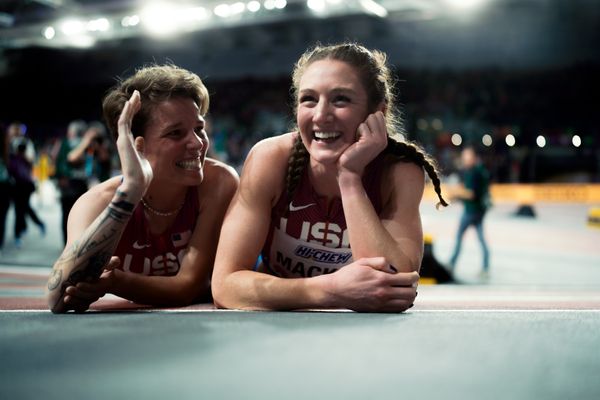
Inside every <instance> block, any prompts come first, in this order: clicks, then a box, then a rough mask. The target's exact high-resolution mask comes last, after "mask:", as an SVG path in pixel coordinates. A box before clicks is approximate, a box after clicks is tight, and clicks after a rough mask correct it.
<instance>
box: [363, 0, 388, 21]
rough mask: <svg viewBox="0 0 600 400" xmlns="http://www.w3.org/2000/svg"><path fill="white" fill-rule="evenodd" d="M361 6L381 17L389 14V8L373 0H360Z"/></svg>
mask: <svg viewBox="0 0 600 400" xmlns="http://www.w3.org/2000/svg"><path fill="white" fill-rule="evenodd" d="M360 5H361V7H362V8H363V9H364V10H365V11H366V12H368V13H370V14H373V15H377V16H378V17H380V18H385V17H387V16H388V10H387V9H386V8H385V7H384V6H382V5H381V4H379V3H375V2H374V1H373V0H360Z"/></svg>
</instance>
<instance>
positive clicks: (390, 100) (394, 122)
mask: <svg viewBox="0 0 600 400" xmlns="http://www.w3.org/2000/svg"><path fill="white" fill-rule="evenodd" d="M320 60H337V61H342V62H345V63H347V64H348V65H350V66H352V67H354V68H355V69H356V70H357V71H358V74H359V76H360V77H361V79H362V84H363V86H364V88H365V89H366V91H367V99H368V100H367V107H368V111H369V112H370V113H372V112H374V111H375V110H376V109H377V107H378V106H379V105H380V104H381V103H384V104H385V105H386V107H385V112H384V114H385V121H386V128H387V132H388V144H387V147H386V148H385V150H384V154H390V155H392V156H393V157H394V158H395V159H397V160H398V161H402V162H412V163H414V164H417V165H418V166H420V167H422V168H423V169H424V170H425V172H426V173H427V175H428V176H429V178H430V179H431V182H432V183H433V187H434V190H435V192H436V194H437V196H438V198H439V200H440V201H439V203H438V204H437V206H436V207H439V205H440V204H441V205H442V206H444V207H445V206H447V205H448V203H447V202H446V200H444V198H443V197H442V190H441V186H440V178H439V176H438V169H437V166H436V163H435V161H434V160H433V159H432V158H431V157H430V156H429V155H428V154H427V153H426V152H425V151H424V150H423V149H422V148H421V147H420V146H419V145H417V144H416V143H412V142H406V141H403V140H399V139H396V138H395V137H400V136H401V134H402V133H403V128H402V123H401V121H400V117H399V115H400V113H399V112H398V111H397V110H396V106H395V103H396V102H395V98H394V97H395V96H394V82H393V79H392V73H391V71H390V69H389V68H388V66H387V65H386V60H387V56H386V54H385V53H383V52H381V51H379V50H373V51H371V50H369V49H367V48H366V47H364V46H362V45H359V44H357V43H342V44H336V45H329V46H323V45H320V44H317V45H316V46H315V47H314V48H312V49H309V50H307V51H306V52H305V53H304V54H303V55H302V56H301V57H300V59H299V60H298V62H297V63H296V65H295V67H294V72H293V73H292V84H293V85H292V95H293V97H294V102H295V105H296V106H297V105H298V104H297V103H298V92H299V90H300V79H301V78H302V75H303V74H304V72H305V71H306V69H307V68H308V67H309V66H310V65H311V64H312V63H314V62H315V61H320ZM295 109H297V107H295ZM308 159H309V154H308V151H307V150H306V147H304V144H303V143H302V140H301V138H300V135H297V137H296V139H295V141H294V146H293V149H292V152H291V153H290V157H289V160H288V171H287V176H286V191H287V194H288V196H291V195H292V194H293V193H294V191H295V190H296V187H297V186H298V183H299V182H300V177H301V175H302V173H303V171H304V168H305V167H306V165H307V164H308Z"/></svg>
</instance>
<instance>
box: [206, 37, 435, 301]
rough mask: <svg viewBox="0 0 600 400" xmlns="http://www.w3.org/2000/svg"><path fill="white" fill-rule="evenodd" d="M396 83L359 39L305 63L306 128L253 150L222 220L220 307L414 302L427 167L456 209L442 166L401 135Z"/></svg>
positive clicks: (300, 86) (300, 95)
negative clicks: (444, 182) (439, 168)
mask: <svg viewBox="0 0 600 400" xmlns="http://www.w3.org/2000/svg"><path fill="white" fill-rule="evenodd" d="M391 83H392V82H391V72H390V70H389V68H388V67H387V65H386V56H385V54H384V53H382V52H379V51H371V50H369V49H367V48H365V47H363V46H361V45H358V44H354V43H345V44H340V45H332V46H317V47H315V48H314V49H311V50H308V51H307V52H306V53H305V54H304V55H303V56H302V57H301V58H300V60H299V61H298V63H297V64H296V68H295V70H294V73H293V85H294V97H295V98H294V100H295V103H296V122H297V129H296V130H294V131H293V132H289V133H286V134H283V135H280V136H276V137H273V138H268V139H265V140H263V141H261V142H259V143H258V144H256V145H255V146H254V147H253V149H252V150H251V152H250V154H249V156H248V158H247V159H246V162H245V164H244V168H243V172H242V178H241V182H240V189H239V191H238V193H237V195H236V197H235V199H234V200H233V202H232V205H231V207H230V209H229V211H228V214H227V217H226V219H225V222H224V224H223V230H222V233H221V238H220V241H219V248H218V252H217V259H216V263H215V272H214V274H213V281H212V285H213V296H214V300H215V304H216V305H217V306H219V307H224V308H238V309H260V310H290V309H306V308H347V309H352V310H355V311H371V312H401V311H405V310H406V309H408V308H410V307H411V306H412V304H413V302H414V299H415V296H416V286H417V282H418V279H419V275H418V273H417V271H418V270H419V267H420V265H421V260H422V257H423V231H422V225H421V215H420V212H419V204H420V202H421V198H422V195H423V190H424V186H425V172H427V174H428V175H429V177H430V178H431V179H432V181H433V185H434V188H435V191H436V193H437V194H438V196H439V199H440V203H441V204H442V205H446V202H445V201H444V199H443V198H442V196H441V189H440V181H439V178H438V175H437V171H436V168H435V166H434V163H433V160H431V159H430V158H429V156H428V155H427V154H426V153H424V152H423V151H422V150H421V149H420V148H419V147H418V146H416V145H415V144H413V143H407V142H404V141H397V140H396V139H394V138H393V136H394V135H395V134H397V133H399V130H400V127H399V121H398V117H397V114H396V110H395V107H396V103H395V101H394V97H393V92H392V87H391ZM259 255H261V257H262V262H261V263H260V264H259V265H258V267H257V268H255V264H256V261H257V259H258V257H259Z"/></svg>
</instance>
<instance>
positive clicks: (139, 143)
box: [134, 136, 145, 154]
mask: <svg viewBox="0 0 600 400" xmlns="http://www.w3.org/2000/svg"><path fill="white" fill-rule="evenodd" d="M134 146H135V149H136V150H137V152H138V153H140V154H144V149H145V143H144V138H143V137H141V136H138V137H136V138H135V141H134Z"/></svg>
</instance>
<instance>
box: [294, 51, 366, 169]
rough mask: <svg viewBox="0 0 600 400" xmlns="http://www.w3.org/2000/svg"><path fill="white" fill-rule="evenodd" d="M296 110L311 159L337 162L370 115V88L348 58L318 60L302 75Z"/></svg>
mask: <svg viewBox="0 0 600 400" xmlns="http://www.w3.org/2000/svg"><path fill="white" fill-rule="evenodd" d="M296 111H297V114H296V115H297V123H298V128H299V129H300V135H301V137H302V142H303V143H304V146H305V147H306V149H307V150H308V152H309V153H310V156H311V159H312V160H314V161H316V162H318V163H321V164H331V163H336V162H337V160H338V159H339V157H340V155H341V154H342V153H343V152H344V150H345V149H346V148H348V146H350V145H351V144H352V143H354V142H355V141H356V130H357V128H358V126H359V125H360V124H361V123H362V122H363V121H364V120H365V119H366V118H367V115H368V108H367V92H366V91H365V88H364V87H363V85H362V82H361V81H360V77H359V75H358V73H357V72H356V70H355V69H354V68H353V67H351V66H350V65H348V64H346V63H345V62H342V61H337V60H331V59H325V60H319V61H315V62H313V63H312V64H310V65H309V66H308V67H307V68H306V70H305V71H304V74H303V75H302V77H301V79H300V82H299V86H298V106H297V110H296Z"/></svg>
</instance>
